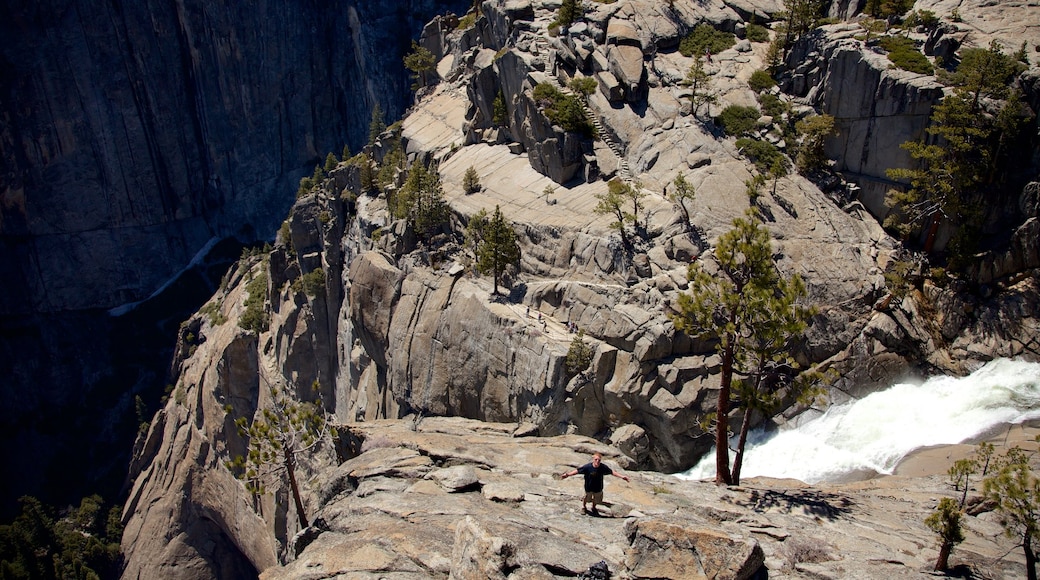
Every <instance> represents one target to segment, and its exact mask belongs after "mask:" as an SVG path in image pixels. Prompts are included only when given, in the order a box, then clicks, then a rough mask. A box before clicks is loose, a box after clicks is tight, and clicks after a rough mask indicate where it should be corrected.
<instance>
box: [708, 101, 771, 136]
mask: <svg viewBox="0 0 1040 580" xmlns="http://www.w3.org/2000/svg"><path fill="white" fill-rule="evenodd" d="M761 116H762V115H761V113H759V111H758V109H756V108H754V107H742V106H740V105H730V106H728V107H726V108H725V109H723V110H722V113H720V114H719V116H718V117H716V118H715V122H716V123H718V124H719V125H721V126H722V129H723V130H724V131H725V132H726V134H727V135H733V136H735V137H740V136H742V135H745V134H747V133H750V132H751V131H753V130H754V129H755V128H756V127H757V126H758V118H759V117H761Z"/></svg>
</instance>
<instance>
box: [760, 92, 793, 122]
mask: <svg viewBox="0 0 1040 580" xmlns="http://www.w3.org/2000/svg"><path fill="white" fill-rule="evenodd" d="M758 104H759V106H761V107H762V114H763V115H769V116H770V117H773V120H774V121H780V120H781V117H782V116H783V114H784V113H786V112H787V111H788V109H789V108H790V107H789V106H788V104H787V103H785V102H784V101H783V100H782V99H781V98H780V97H778V96H776V95H774V94H773V93H761V94H760V95H758Z"/></svg>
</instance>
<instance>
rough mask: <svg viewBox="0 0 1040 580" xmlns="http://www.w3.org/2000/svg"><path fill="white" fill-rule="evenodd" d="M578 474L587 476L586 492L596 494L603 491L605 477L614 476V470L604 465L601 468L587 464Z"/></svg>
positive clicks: (580, 468)
mask: <svg viewBox="0 0 1040 580" xmlns="http://www.w3.org/2000/svg"><path fill="white" fill-rule="evenodd" d="M578 473H580V474H582V475H584V476H585V491H587V492H593V493H595V492H600V491H603V476H604V475H611V474H613V473H614V470H612V469H611V468H609V467H607V466H606V465H604V464H602V463H600V464H599V467H596V466H594V465H592V464H591V463H586V464H585V465H582V466H581V467H579V468H578Z"/></svg>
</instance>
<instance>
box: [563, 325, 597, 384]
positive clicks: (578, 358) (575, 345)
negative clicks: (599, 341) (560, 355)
mask: <svg viewBox="0 0 1040 580" xmlns="http://www.w3.org/2000/svg"><path fill="white" fill-rule="evenodd" d="M592 355H593V352H592V347H591V346H589V344H588V343H587V342H585V331H584V330H579V331H578V334H577V335H576V336H575V337H574V338H573V339H571V345H570V347H569V348H568V349H567V359H566V363H565V364H566V365H567V374H569V375H576V374H578V373H580V372H583V371H584V370H585V369H587V368H589V365H590V364H592Z"/></svg>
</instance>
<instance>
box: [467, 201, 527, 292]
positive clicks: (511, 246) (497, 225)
mask: <svg viewBox="0 0 1040 580" xmlns="http://www.w3.org/2000/svg"><path fill="white" fill-rule="evenodd" d="M480 237H481V241H480V243H479V245H478V247H477V269H478V270H479V271H480V273H482V274H488V273H490V274H491V275H492V278H493V279H494V282H493V284H494V290H493V291H492V293H493V294H498V283H499V280H500V279H501V277H502V274H503V273H504V272H505V269H506V267H507V266H509V265H517V266H519V264H520V245H519V244H518V243H517V241H516V232H514V231H513V227H512V226H511V225H509V223H508V222H507V221H506V218H505V217H504V216H503V215H502V210H501V209H500V208H499V207H498V206H497V205H496V206H495V213H493V214H491V219H490V220H488V222H487V225H486V226H485V227H484V228H483V231H482V232H481V236H480Z"/></svg>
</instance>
